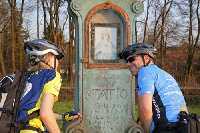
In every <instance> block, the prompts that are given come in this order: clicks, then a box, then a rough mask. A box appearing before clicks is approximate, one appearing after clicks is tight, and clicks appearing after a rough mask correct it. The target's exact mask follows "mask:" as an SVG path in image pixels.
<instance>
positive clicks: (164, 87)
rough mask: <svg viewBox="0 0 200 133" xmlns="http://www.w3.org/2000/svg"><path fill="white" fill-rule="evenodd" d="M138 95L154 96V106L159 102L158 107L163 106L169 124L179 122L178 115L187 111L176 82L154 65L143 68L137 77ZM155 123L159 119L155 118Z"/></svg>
mask: <svg viewBox="0 0 200 133" xmlns="http://www.w3.org/2000/svg"><path fill="white" fill-rule="evenodd" d="M137 93H138V95H139V96H141V95H144V94H145V93H148V94H152V95H153V102H152V104H154V102H157V103H158V105H161V106H162V108H163V109H164V111H163V112H164V113H165V117H166V120H167V122H177V121H178V119H177V117H178V113H179V112H180V111H181V110H182V109H186V103H185V99H184V96H183V94H182V92H181V90H180V87H179V85H178V84H177V82H176V80H175V79H174V78H173V77H172V76H171V75H170V74H168V73H167V72H166V71H164V70H162V69H160V68H159V67H157V66H156V65H154V64H151V65H148V66H146V67H142V68H141V69H140V70H139V72H138V75H137ZM154 100H155V101H154ZM152 106H154V105H152ZM155 110H156V109H155ZM155 110H153V117H154V116H155V114H156V113H157V112H156V111H155ZM158 113H159V111H158ZM161 115H162V114H161ZM153 123H154V124H156V123H158V121H157V119H154V118H153ZM154 124H152V126H153V125H154ZM151 128H153V127H151Z"/></svg>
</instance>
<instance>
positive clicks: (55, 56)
mask: <svg viewBox="0 0 200 133" xmlns="http://www.w3.org/2000/svg"><path fill="white" fill-rule="evenodd" d="M24 49H25V53H26V55H27V58H28V62H29V64H30V69H29V70H30V71H31V72H30V73H31V74H29V76H28V77H27V80H26V87H25V90H24V93H23V94H22V96H21V99H20V105H19V109H18V112H17V122H18V124H19V125H20V133H38V132H49V133H60V129H59V127H58V124H57V122H56V117H58V116H59V117H60V115H57V114H54V112H53V105H54V102H55V101H56V100H57V99H58V94H59V90H60V87H61V76H60V74H59V72H58V71H57V70H58V65H59V61H58V60H60V59H61V58H63V56H64V55H63V53H62V51H61V50H60V49H58V48H57V47H56V45H54V44H53V43H52V42H49V41H47V40H44V39H37V40H33V41H29V42H27V43H25V46H24ZM76 118H80V113H77V114H75V115H74V116H72V119H76Z"/></svg>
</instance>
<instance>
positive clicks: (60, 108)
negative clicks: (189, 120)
mask: <svg viewBox="0 0 200 133" xmlns="http://www.w3.org/2000/svg"><path fill="white" fill-rule="evenodd" d="M72 106H73V101H66V102H56V103H55V105H54V111H55V112H57V113H64V112H68V111H71V110H72ZM188 110H189V112H190V113H197V114H199V115H200V103H199V104H196V105H194V104H190V105H188ZM135 115H136V116H137V111H135Z"/></svg>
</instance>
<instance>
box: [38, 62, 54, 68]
mask: <svg viewBox="0 0 200 133" xmlns="http://www.w3.org/2000/svg"><path fill="white" fill-rule="evenodd" d="M41 62H42V63H44V64H45V65H47V66H49V67H50V68H51V69H55V68H54V67H52V66H51V65H49V63H47V62H45V61H44V60H41Z"/></svg>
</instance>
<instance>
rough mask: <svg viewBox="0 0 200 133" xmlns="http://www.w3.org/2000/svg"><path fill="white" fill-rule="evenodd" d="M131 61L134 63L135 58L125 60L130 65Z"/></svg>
mask: <svg viewBox="0 0 200 133" xmlns="http://www.w3.org/2000/svg"><path fill="white" fill-rule="evenodd" d="M133 61H135V57H130V58H128V59H127V62H129V63H131V62H133Z"/></svg>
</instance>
